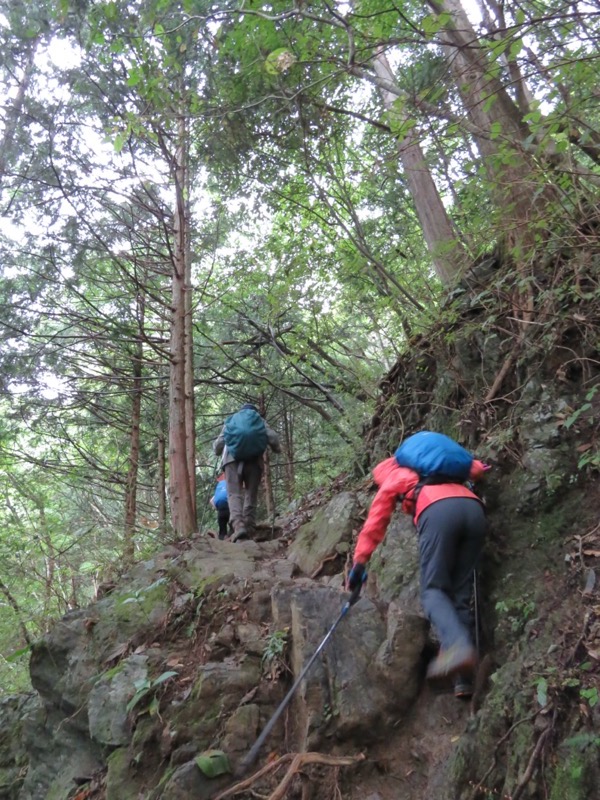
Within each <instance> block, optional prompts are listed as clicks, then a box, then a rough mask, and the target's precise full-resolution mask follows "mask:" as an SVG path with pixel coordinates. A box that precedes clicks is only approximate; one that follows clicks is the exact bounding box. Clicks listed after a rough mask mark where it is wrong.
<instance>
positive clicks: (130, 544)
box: [123, 291, 145, 565]
mask: <svg viewBox="0 0 600 800" xmlns="http://www.w3.org/2000/svg"><path fill="white" fill-rule="evenodd" d="M137 317H138V325H139V332H138V333H139V335H138V341H137V343H136V352H135V354H134V356H133V359H132V375H133V379H132V387H131V391H132V398H131V429H130V434H129V470H128V472H127V480H126V484H125V546H124V549H123V560H124V562H125V564H126V565H129V564H131V563H132V562H133V556H134V550H135V522H136V512H137V484H138V470H139V463H140V420H141V415H142V390H143V384H142V365H143V358H144V344H143V340H142V334H143V330H144V318H145V298H144V296H143V294H142V293H141V291H140V292H138V295H137Z"/></svg>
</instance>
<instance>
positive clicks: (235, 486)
mask: <svg viewBox="0 0 600 800" xmlns="http://www.w3.org/2000/svg"><path fill="white" fill-rule="evenodd" d="M261 476H262V458H261V459H258V460H256V461H243V462H239V461H233V462H232V463H231V464H227V465H226V466H225V480H226V481H227V501H228V503H229V513H230V515H231V524H232V525H233V530H234V532H235V533H237V532H238V531H239V530H241V529H244V530H246V531H247V532H248V533H252V531H253V530H254V526H255V525H256V500H257V497H258V487H259V486H260V479H261Z"/></svg>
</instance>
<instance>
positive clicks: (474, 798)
mask: <svg viewBox="0 0 600 800" xmlns="http://www.w3.org/2000/svg"><path fill="white" fill-rule="evenodd" d="M537 713H538V712H537V711H534V712H533V714H529V715H528V716H527V717H523V718H522V719H519V720H517V721H516V722H515V723H513V724H512V725H511V726H510V728H509V729H508V730H507V731H506V733H505V734H504V736H502V737H501V738H500V739H499V740H498V742H497V743H496V747H495V748H494V754H493V758H492V763H491V765H490V767H489V768H488V770H487V772H486V773H485V775H484V776H483V778H481V780H480V781H479V783H478V784H476V785H475V787H474V788H473V791H472V793H471V798H470V800H477V795H478V794H479V793H480V792H481V791H482V790H484V789H485V782H486V780H487V779H488V777H489V776H490V775H491V774H492V772H493V771H494V769H495V768H496V765H497V763H498V750H499V749H500V747H501V745H503V744H504V742H505V741H506V740H507V739H510V737H511V735H512V732H513V731H514V729H515V728H517V727H518V726H519V725H521V724H522V723H523V722H530V721H531V720H532V719H534V717H536V716H537Z"/></svg>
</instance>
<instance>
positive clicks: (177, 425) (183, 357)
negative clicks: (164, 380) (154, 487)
mask: <svg viewBox="0 0 600 800" xmlns="http://www.w3.org/2000/svg"><path fill="white" fill-rule="evenodd" d="M184 130H185V127H184V125H183V123H182V126H180V130H179V135H180V138H181V137H182V136H185V134H184V133H183V131H184ZM183 144H184V139H183V138H181V140H180V143H179V147H178V148H177V154H176V164H175V169H174V178H175V200H176V202H175V219H174V238H175V241H174V252H173V258H172V294H171V299H172V317H171V335H170V349H169V354H170V381H169V384H170V392H169V488H170V500H171V521H172V524H173V530H174V531H175V532H176V533H177V534H178V535H179V536H182V537H186V536H189V535H190V534H192V533H194V532H195V530H196V517H195V513H194V505H195V504H194V502H193V499H192V491H191V487H192V482H193V480H194V476H193V474H192V475H190V468H189V442H188V437H189V436H191V435H193V431H190V430H189V429H188V425H189V416H188V407H189V406H188V400H189V398H188V397H187V396H186V369H187V359H188V355H187V346H186V345H187V339H186V309H187V307H188V300H186V292H187V291H189V289H188V286H187V285H186V277H187V276H188V269H187V265H186V253H187V252H188V250H187V245H186V233H187V230H188V220H187V218H186V209H187V203H186V197H185V186H186V182H187V181H186V173H187V165H186V163H185V150H184V146H183Z"/></svg>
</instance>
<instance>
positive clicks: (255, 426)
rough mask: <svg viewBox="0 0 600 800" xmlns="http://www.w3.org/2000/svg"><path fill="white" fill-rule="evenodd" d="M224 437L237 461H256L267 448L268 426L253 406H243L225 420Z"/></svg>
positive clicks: (230, 452)
mask: <svg viewBox="0 0 600 800" xmlns="http://www.w3.org/2000/svg"><path fill="white" fill-rule="evenodd" d="M223 438H224V440H225V444H226V445H227V451H228V453H229V454H230V455H231V456H233V458H234V459H235V460H236V461H255V460H256V459H257V458H260V456H262V454H263V453H264V452H265V450H266V449H267V442H268V440H267V427H266V425H265V421H264V419H263V418H262V417H261V415H260V414H259V413H258V411H255V410H254V409H252V408H241V409H240V410H239V411H237V412H236V413H235V414H232V415H231V416H230V417H229V419H227V420H226V421H225V428H224V431H223Z"/></svg>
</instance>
